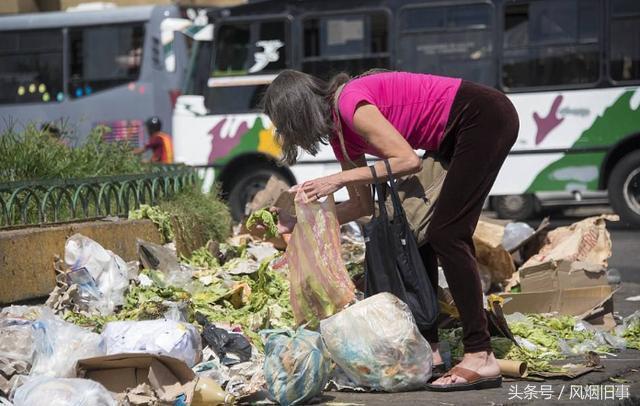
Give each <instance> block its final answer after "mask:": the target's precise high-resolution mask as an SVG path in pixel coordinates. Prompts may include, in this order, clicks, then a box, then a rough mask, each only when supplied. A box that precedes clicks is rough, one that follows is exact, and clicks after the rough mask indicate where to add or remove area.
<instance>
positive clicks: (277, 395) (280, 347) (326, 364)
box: [261, 327, 331, 406]
mask: <svg viewBox="0 0 640 406" xmlns="http://www.w3.org/2000/svg"><path fill="white" fill-rule="evenodd" d="M261 335H262V336H263V337H266V341H265V346H264V352H265V361H264V367H263V371H264V377H265V380H266V381H267V389H268V390H269V394H270V395H271V398H272V400H274V401H276V402H278V403H279V404H281V405H284V406H287V405H300V404H306V403H308V402H309V401H310V400H311V399H313V398H315V397H316V396H319V395H320V394H321V393H322V390H323V389H324V387H325V386H326V384H327V381H328V380H329V372H330V368H331V363H330V362H331V361H330V359H329V355H328V354H327V352H326V350H325V347H324V345H323V343H322V338H321V336H320V334H318V333H316V332H314V331H309V330H306V329H304V328H303V327H300V328H299V329H298V330H296V331H291V330H264V331H262V332H261Z"/></svg>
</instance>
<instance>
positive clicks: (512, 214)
mask: <svg viewBox="0 0 640 406" xmlns="http://www.w3.org/2000/svg"><path fill="white" fill-rule="evenodd" d="M493 209H494V210H495V211H496V214H497V215H498V218H501V219H509V220H527V219H530V218H531V217H533V215H534V214H536V213H537V211H538V210H537V202H536V198H535V196H534V195H532V194H523V195H504V196H496V197H494V200H493Z"/></svg>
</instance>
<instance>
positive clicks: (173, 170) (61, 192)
mask: <svg viewBox="0 0 640 406" xmlns="http://www.w3.org/2000/svg"><path fill="white" fill-rule="evenodd" d="M197 181H198V175H197V172H196V170H195V169H194V168H190V167H185V166H179V167H168V168H162V169H159V170H156V171H154V172H152V173H149V174H139V175H126V176H108V177H93V178H82V179H59V180H58V179H56V180H35V181H25V182H10V183H0V229H2V228H13V227H19V226H26V225H38V224H52V223H61V222H68V221H76V220H86V219H95V218H101V217H107V216H127V215H128V213H129V210H132V209H136V208H139V207H140V205H141V204H149V205H154V204H157V203H158V202H159V201H160V200H161V199H163V198H166V197H169V196H171V195H173V194H175V193H177V192H179V191H180V190H182V189H183V188H184V187H186V186H190V185H195V184H196V183H197Z"/></svg>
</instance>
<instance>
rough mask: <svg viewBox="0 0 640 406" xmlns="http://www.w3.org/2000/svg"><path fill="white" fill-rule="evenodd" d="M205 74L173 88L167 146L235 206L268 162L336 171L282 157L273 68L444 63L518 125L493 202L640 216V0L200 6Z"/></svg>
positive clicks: (509, 212)
mask: <svg viewBox="0 0 640 406" xmlns="http://www.w3.org/2000/svg"><path fill="white" fill-rule="evenodd" d="M209 17H210V20H211V21H212V22H213V23H214V25H215V27H216V29H215V49H214V51H215V52H213V53H214V55H213V58H212V64H211V65H210V66H208V67H207V68H205V69H200V70H196V71H195V74H196V77H197V78H198V82H199V83H206V84H207V85H206V86H204V85H203V86H201V87H200V88H198V89H193V90H194V91H192V92H190V93H189V94H185V95H184V96H182V97H181V98H179V100H178V105H177V107H176V110H175V114H174V130H173V131H174V138H175V156H176V158H177V159H178V160H180V161H183V162H187V163H190V164H194V165H201V166H208V167H213V168H215V171H216V179H217V180H218V181H219V182H220V183H221V184H222V187H223V191H224V192H225V193H226V194H227V195H228V198H229V201H230V202H231V204H232V206H233V207H232V208H233V210H234V214H235V215H236V217H239V216H240V215H241V214H242V207H244V206H243V205H244V202H246V201H247V199H249V198H250V197H251V195H252V194H253V193H255V191H256V190H258V189H260V188H261V187H262V186H263V185H264V182H265V180H266V179H267V177H268V176H270V175H271V174H276V175H278V176H280V177H281V178H283V179H285V180H287V181H288V182H290V183H294V182H301V181H304V180H306V179H310V178H314V177H317V176H321V175H325V174H330V173H334V172H336V171H338V170H339V167H338V165H337V164H336V162H335V159H334V157H333V153H332V152H331V149H330V148H325V149H323V150H322V151H321V152H320V153H319V154H318V155H317V156H315V157H311V156H306V155H305V156H303V157H302V159H301V160H300V161H301V162H300V163H299V164H297V165H295V166H293V167H290V168H289V167H280V166H277V165H276V160H277V158H278V156H279V154H280V150H279V147H278V145H277V144H276V143H274V141H273V136H272V125H271V123H270V122H269V121H268V119H267V118H266V117H265V116H264V115H262V114H260V110H259V102H260V99H261V94H262V92H263V91H264V89H265V88H266V86H267V85H268V83H269V82H270V81H271V80H272V79H273V78H274V77H275V75H276V74H277V73H278V72H279V71H280V70H282V69H284V68H293V69H298V70H302V71H304V72H308V73H311V74H315V75H319V76H323V77H329V76H330V75H332V74H334V73H336V72H339V71H347V72H349V73H352V74H357V73H360V72H363V71H365V70H368V69H371V68H386V69H395V70H405V71H413V72H425V73H433V74H443V75H448V76H454V77H462V78H464V79H468V80H472V81H475V82H479V83H483V84H486V85H489V86H493V87H495V88H497V89H500V90H501V91H503V92H505V93H507V94H508V96H509V97H510V99H511V100H512V102H513V103H514V105H515V106H516V109H517V110H518V114H519V116H520V123H521V129H520V134H519V137H518V140H517V142H516V144H515V146H514V147H513V150H512V151H511V154H510V155H509V157H508V159H507V161H506V163H505V165H504V167H503V168H502V171H501V172H500V174H499V177H498V179H497V181H496V184H495V187H494V188H493V190H492V192H491V198H490V205H491V206H492V207H493V208H494V209H495V210H496V211H497V212H498V214H499V215H500V216H502V217H509V218H525V217H527V216H529V215H531V214H532V213H533V212H535V211H536V210H537V209H539V208H540V207H541V206H563V207H564V206H566V205H570V204H589V203H598V204H603V203H604V204H606V203H607V202H610V203H611V205H612V206H613V208H614V209H615V210H616V211H617V212H618V213H619V214H620V215H621V216H622V218H623V219H624V220H626V221H628V222H632V223H636V224H640V107H639V105H640V90H639V88H638V85H639V84H640V1H638V0H493V1H490V0H438V1H425V0H423V1H419V0H372V1H351V2H345V1H339V0H322V1H319V0H318V1H316V0H309V1H304V2H300V1H266V2H262V3H258V4H249V5H245V6H239V7H234V8H228V9H221V10H216V11H212V12H211V13H210V14H209Z"/></svg>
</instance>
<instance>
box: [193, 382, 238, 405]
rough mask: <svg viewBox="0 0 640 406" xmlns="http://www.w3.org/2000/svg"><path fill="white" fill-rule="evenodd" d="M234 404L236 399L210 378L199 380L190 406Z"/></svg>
mask: <svg viewBox="0 0 640 406" xmlns="http://www.w3.org/2000/svg"><path fill="white" fill-rule="evenodd" d="M235 402H236V398H235V397H234V396H233V395H231V394H229V393H227V392H225V390H224V389H222V387H220V385H219V384H218V382H216V381H214V380H213V379H211V378H199V379H198V383H197V384H196V390H195V392H194V394H193V400H192V401H191V406H227V405H233V404H235Z"/></svg>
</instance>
